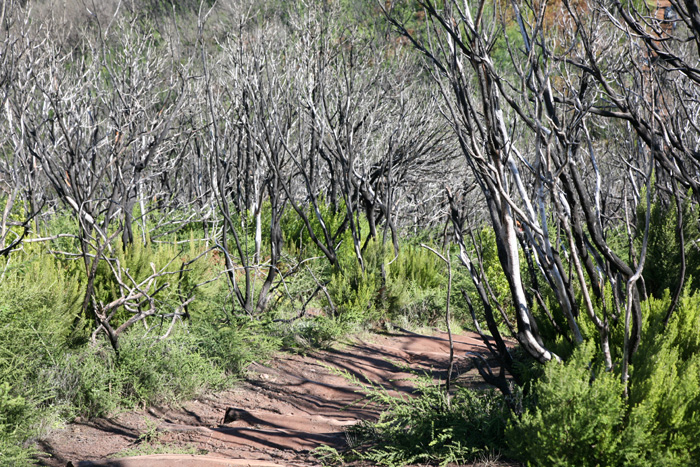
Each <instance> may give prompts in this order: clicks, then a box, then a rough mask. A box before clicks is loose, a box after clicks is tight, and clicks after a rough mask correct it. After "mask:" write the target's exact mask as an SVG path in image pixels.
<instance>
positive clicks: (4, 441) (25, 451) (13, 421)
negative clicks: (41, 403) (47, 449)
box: [0, 382, 37, 465]
mask: <svg viewBox="0 0 700 467" xmlns="http://www.w3.org/2000/svg"><path fill="white" fill-rule="evenodd" d="M36 418H37V413H36V408H35V407H34V406H33V404H32V403H31V402H29V401H27V400H26V399H25V398H24V397H22V396H18V395H13V394H12V390H11V388H10V385H9V384H8V383H7V382H3V383H0V460H1V461H2V462H3V465H29V464H33V462H32V456H33V455H35V454H36V450H35V449H33V448H31V447H25V446H23V442H24V440H25V439H26V438H28V437H29V436H31V435H32V434H33V432H34V430H33V429H32V424H33V423H34V422H36Z"/></svg>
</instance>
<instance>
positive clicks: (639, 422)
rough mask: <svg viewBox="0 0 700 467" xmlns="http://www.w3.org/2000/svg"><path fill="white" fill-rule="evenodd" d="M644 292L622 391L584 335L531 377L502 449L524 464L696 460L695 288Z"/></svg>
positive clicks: (699, 350) (699, 392)
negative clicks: (675, 300)
mask: <svg viewBox="0 0 700 467" xmlns="http://www.w3.org/2000/svg"><path fill="white" fill-rule="evenodd" d="M690 290H691V289H690V287H686V290H685V293H684V294H683V296H682V298H681V301H680V304H679V307H678V309H677V310H676V312H675V313H674V315H673V317H672V319H671V321H670V322H669V324H668V326H667V327H666V328H664V326H663V319H664V317H665V314H666V311H667V310H668V306H669V304H670V301H671V298H670V295H669V293H668V292H667V293H666V294H665V295H664V297H662V298H661V299H655V298H651V299H650V300H649V301H647V302H645V303H644V304H643V308H644V309H645V310H646V311H647V312H648V314H647V317H646V319H645V321H644V323H645V324H644V329H643V335H642V341H641V345H640V347H639V351H638V352H637V353H636V354H635V355H634V359H633V362H632V363H633V365H632V369H631V372H630V380H629V383H628V384H629V397H628V398H627V399H624V398H623V385H622V383H621V381H620V375H619V374H617V373H615V372H611V373H608V372H605V371H604V369H603V367H602V364H601V357H600V354H599V353H598V352H597V351H596V346H595V344H594V343H593V342H592V341H588V342H586V343H584V344H583V345H582V346H580V347H579V348H578V349H576V350H575V351H574V353H573V355H572V357H571V358H570V359H569V360H568V361H567V362H566V363H565V364H562V363H556V362H553V363H549V364H547V365H546V367H545V370H544V375H543V376H542V377H541V378H539V380H537V381H536V382H534V383H533V384H532V388H531V391H530V396H529V398H528V399H527V401H526V402H527V404H526V407H527V410H526V412H525V413H524V414H523V416H522V417H521V418H520V419H519V420H513V421H512V422H511V423H510V424H509V426H508V429H507V430H506V434H507V439H508V443H509V450H510V452H511V453H512V455H514V456H518V458H520V459H521V460H524V461H527V462H529V463H531V464H532V465H542V466H547V465H557V466H565V465H570V466H586V465H591V466H593V465H625V466H646V465H664V466H685V465H697V464H698V463H699V462H700V423H699V422H700V420H699V415H698V414H700V337H698V336H700V293H694V294H691V293H690Z"/></svg>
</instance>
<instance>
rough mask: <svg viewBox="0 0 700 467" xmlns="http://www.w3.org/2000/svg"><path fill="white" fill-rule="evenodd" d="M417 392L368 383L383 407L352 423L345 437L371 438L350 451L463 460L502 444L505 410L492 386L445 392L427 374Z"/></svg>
mask: <svg viewBox="0 0 700 467" xmlns="http://www.w3.org/2000/svg"><path fill="white" fill-rule="evenodd" d="M418 389H419V391H420V393H419V395H418V396H415V397H414V396H409V395H405V394H402V395H396V396H394V395H391V394H389V393H388V392H387V391H386V390H385V389H383V388H378V387H371V388H370V389H369V390H368V398H369V399H370V400H371V401H373V402H375V403H378V404H380V406H382V407H384V411H383V412H382V414H381V416H380V418H379V421H377V422H363V423H360V424H358V425H355V426H354V427H353V428H352V430H351V432H350V433H349V437H350V438H353V439H355V440H356V441H357V442H359V443H364V442H370V443H371V446H370V447H369V449H365V450H361V449H356V450H355V452H354V454H356V455H359V456H360V457H361V458H362V459H365V460H369V461H371V462H373V463H376V464H381V465H392V466H394V465H395V466H400V465H407V464H413V463H431V464H433V463H439V464H440V465H446V464H448V463H452V462H454V463H460V464H463V463H466V462H470V461H473V460H475V459H477V458H478V457H479V456H483V455H484V454H487V453H493V452H496V451H498V450H500V449H501V448H502V439H503V430H504V429H505V426H506V421H507V419H508V410H507V408H506V405H505V403H504V401H503V398H502V397H501V396H500V395H499V394H497V393H496V392H494V391H475V390H471V389H466V388H458V389H457V391H456V393H455V394H454V395H451V396H448V395H446V394H445V390H444V388H443V387H442V386H441V385H438V384H435V383H434V382H432V381H431V380H428V379H421V380H419V381H418Z"/></svg>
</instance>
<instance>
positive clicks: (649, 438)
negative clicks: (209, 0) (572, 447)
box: [629, 287, 700, 465]
mask: <svg viewBox="0 0 700 467" xmlns="http://www.w3.org/2000/svg"><path fill="white" fill-rule="evenodd" d="M669 302H670V297H669V295H668V293H667V294H666V295H665V296H664V297H663V298H662V299H659V300H656V299H650V300H649V301H648V302H647V303H646V305H647V306H648V309H649V311H650V314H649V319H648V320H647V326H646V327H645V329H644V333H643V336H642V345H641V346H640V349H639V352H638V353H637V354H636V355H635V357H634V362H633V363H634V366H633V368H632V374H631V385H630V397H629V403H630V415H629V418H630V423H629V426H630V428H629V431H630V436H629V437H630V438H631V440H630V441H629V442H631V443H632V442H633V443H634V445H635V447H636V448H637V451H638V452H635V453H634V454H635V456H634V457H633V459H635V460H637V459H638V465H642V464H644V463H645V462H647V463H648V464H647V465H693V464H697V463H698V462H700V419H699V417H700V293H698V292H695V293H694V294H692V295H691V293H690V288H689V287H686V290H685V293H684V294H683V295H682V298H681V301H680V303H679V307H678V309H677V310H676V311H675V313H674V315H673V317H672V319H671V320H670V322H669V324H668V326H667V327H666V329H663V324H662V322H663V318H664V316H665V313H666V310H667V309H668V304H669ZM632 434H634V436H632Z"/></svg>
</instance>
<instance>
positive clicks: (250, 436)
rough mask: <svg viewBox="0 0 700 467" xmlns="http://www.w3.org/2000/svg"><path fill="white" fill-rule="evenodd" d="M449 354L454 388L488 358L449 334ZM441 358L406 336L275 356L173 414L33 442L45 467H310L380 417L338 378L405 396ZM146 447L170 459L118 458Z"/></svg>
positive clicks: (422, 338)
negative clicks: (415, 375)
mask: <svg viewBox="0 0 700 467" xmlns="http://www.w3.org/2000/svg"><path fill="white" fill-rule="evenodd" d="M454 348H455V370H456V371H455V373H456V374H459V375H460V376H459V378H460V379H462V380H465V379H466V380H468V381H472V382H478V381H480V378H479V376H478V374H477V373H476V372H475V370H473V369H471V364H470V360H469V358H468V357H467V356H466V354H467V353H468V352H473V353H478V354H482V355H484V357H488V351H487V349H486V347H485V345H484V344H483V342H482V341H481V339H480V338H479V337H478V336H477V335H476V334H463V335H456V336H454ZM448 356H449V344H448V341H447V335H446V334H444V333H437V334H436V335H435V336H426V335H420V334H415V333H409V332H397V333H394V334H383V335H373V336H371V337H370V338H367V339H364V340H363V339H359V338H356V339H354V340H353V341H352V342H351V343H349V344H346V345H344V346H339V347H338V348H335V349H331V350H319V351H314V352H313V353H311V354H308V355H297V354H286V353H281V354H279V355H278V356H277V357H275V358H274V359H272V360H271V361H270V362H268V363H267V364H259V363H254V364H252V365H251V366H250V368H249V371H248V378H247V379H246V380H245V381H243V382H242V383H241V384H239V385H237V387H236V388H235V389H232V390H229V391H225V392H221V393H217V394H211V395H209V396H207V397H203V398H200V399H198V400H194V401H190V402H187V403H185V404H183V405H182V406H181V407H180V408H158V407H154V408H150V409H148V410H144V411H132V412H125V413H121V414H119V415H117V416H115V417H113V418H110V419H96V420H76V421H75V422H74V423H71V424H70V425H68V426H67V427H66V428H65V429H63V430H59V431H55V432H53V433H52V434H51V435H50V436H48V437H46V438H44V439H42V440H41V441H39V448H40V449H41V450H42V451H45V452H46V453H48V457H44V458H42V460H41V462H42V464H43V465H46V466H52V467H54V466H56V467H57V466H61V467H63V466H67V465H73V466H75V467H78V466H120V467H140V466H204V467H206V466H225V465H230V466H241V465H250V466H272V465H285V466H310V465H318V464H319V462H318V459H316V458H315V457H314V456H313V455H312V451H313V450H314V449H316V448H318V447H320V446H331V447H334V448H338V449H342V448H343V447H345V446H346V442H347V441H346V437H345V428H346V427H347V426H348V425H352V424H354V423H357V422H358V420H362V419H373V418H375V417H376V416H377V415H378V412H377V410H376V408H374V407H370V406H368V405H366V404H365V403H364V402H363V401H362V397H363V396H362V394H361V393H360V392H358V389H359V388H358V386H356V385H354V384H352V382H351V381H350V380H349V379H348V378H347V377H344V376H341V375H340V374H339V371H338V370H340V371H341V372H344V373H345V374H349V375H351V376H353V377H354V378H356V379H357V380H360V381H371V382H372V383H374V384H376V385H382V386H384V387H386V388H387V389H390V390H391V391H397V392H405V393H408V392H411V391H412V390H413V383H412V381H411V374H410V373H409V372H408V371H407V368H410V369H411V370H413V371H415V370H418V371H428V372H431V373H432V374H433V376H434V377H435V378H441V379H442V380H444V379H445V376H446V371H445V368H447V362H448ZM154 446H156V447H157V446H161V450H166V451H170V452H171V453H172V452H175V453H174V454H152V455H147V456H143V455H142V456H131V457H123V453H125V452H128V451H131V452H134V451H135V450H141V452H148V451H147V448H152V447H154ZM163 446H165V447H164V448H162V447H163ZM120 456H121V457H120ZM490 465H508V464H506V463H494V464H490Z"/></svg>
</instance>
